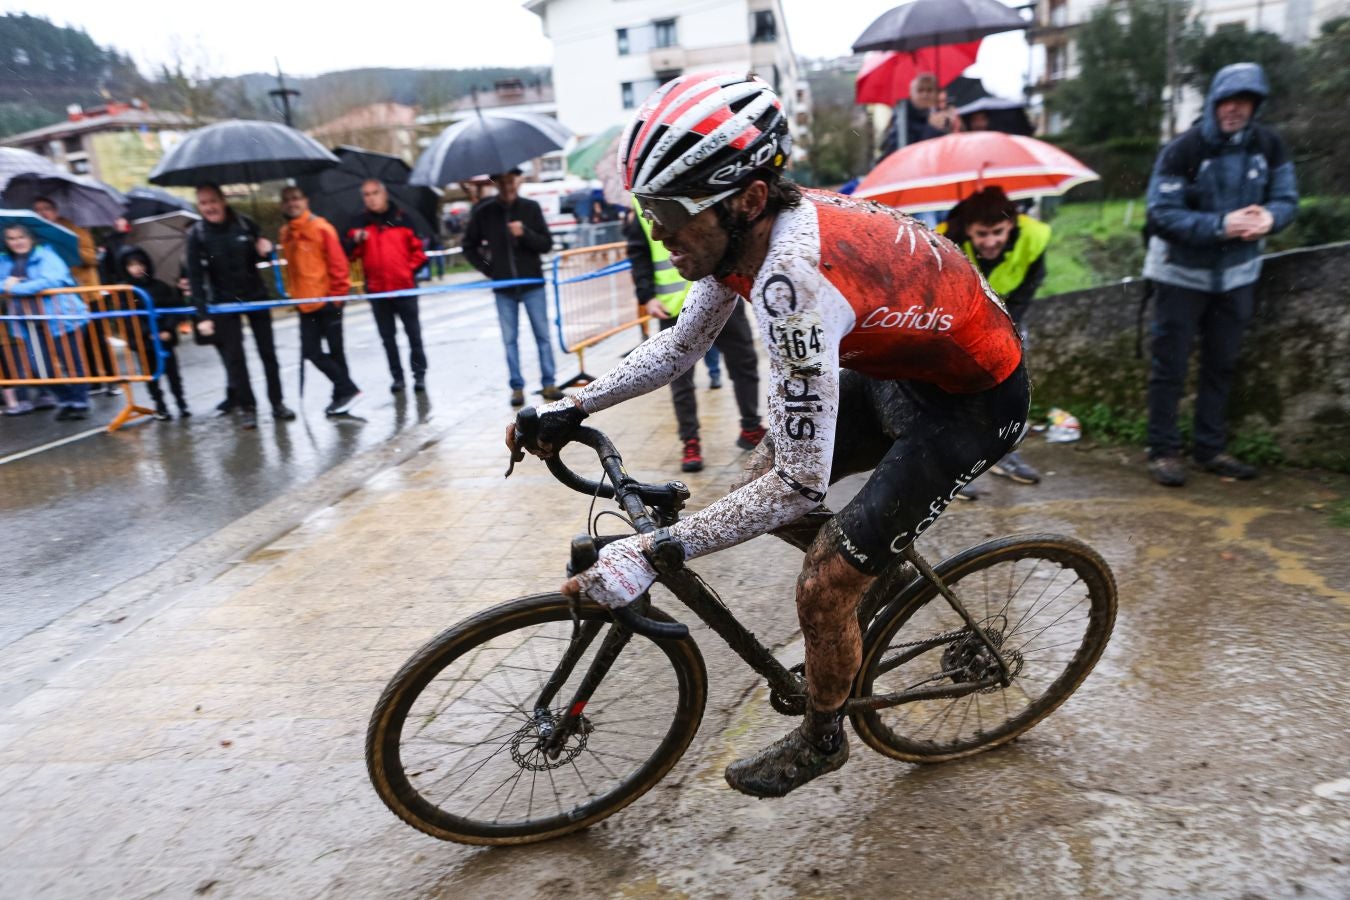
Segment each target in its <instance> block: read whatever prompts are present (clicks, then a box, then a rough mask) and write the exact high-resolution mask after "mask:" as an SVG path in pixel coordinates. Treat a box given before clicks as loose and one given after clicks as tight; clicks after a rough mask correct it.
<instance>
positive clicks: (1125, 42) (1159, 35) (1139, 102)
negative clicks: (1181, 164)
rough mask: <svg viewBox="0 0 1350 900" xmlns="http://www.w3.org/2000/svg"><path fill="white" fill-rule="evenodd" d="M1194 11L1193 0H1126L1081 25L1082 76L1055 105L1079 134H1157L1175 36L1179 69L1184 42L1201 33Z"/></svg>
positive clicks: (1105, 137) (1095, 137)
mask: <svg viewBox="0 0 1350 900" xmlns="http://www.w3.org/2000/svg"><path fill="white" fill-rule="evenodd" d="M1188 11H1189V3H1187V2H1186V0H1126V2H1124V3H1111V4H1106V5H1103V6H1100V7H1098V8H1097V10H1096V11H1095V12H1093V13H1092V15H1091V16H1090V17H1089V18H1088V20H1087V21H1086V22H1084V23H1083V24H1082V26H1080V27H1079V29H1078V31H1077V34H1076V35H1075V43H1076V47H1077V52H1078V58H1079V63H1080V67H1081V69H1080V72H1079V75H1078V77H1077V78H1073V79H1071V80H1069V81H1066V82H1063V83H1062V84H1060V85H1059V87H1058V88H1057V89H1056V90H1055V92H1054V94H1053V95H1051V97H1050V99H1049V103H1050V106H1051V108H1052V109H1054V110H1056V111H1057V112H1060V113H1063V114H1064V115H1066V116H1067V117H1068V118H1069V120H1070V125H1069V128H1068V132H1069V136H1070V137H1071V138H1072V139H1073V140H1075V141H1079V142H1083V143H1089V144H1096V143H1102V142H1105V141H1109V140H1112V139H1117V138H1156V137H1157V136H1158V134H1159V131H1160V129H1161V126H1162V118H1163V114H1164V112H1166V104H1165V102H1164V99H1163V97H1164V89H1165V88H1167V86H1168V75H1169V53H1168V50H1169V37H1170V38H1171V45H1170V46H1171V47H1172V48H1174V52H1173V54H1172V59H1171V62H1172V68H1173V69H1176V68H1177V62H1178V61H1179V60H1180V58H1181V48H1182V47H1184V46H1185V45H1186V44H1187V43H1188V42H1189V41H1191V40H1194V37H1193V36H1194V33H1195V26H1192V25H1187V24H1186V21H1187V13H1188ZM1169 26H1170V30H1171V32H1172V33H1171V34H1170V35H1169Z"/></svg>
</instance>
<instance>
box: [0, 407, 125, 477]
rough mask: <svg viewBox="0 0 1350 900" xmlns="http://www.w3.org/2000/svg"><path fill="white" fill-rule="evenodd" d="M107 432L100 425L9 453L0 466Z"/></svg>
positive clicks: (106, 428) (0, 460)
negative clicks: (57, 439) (38, 445)
mask: <svg viewBox="0 0 1350 900" xmlns="http://www.w3.org/2000/svg"><path fill="white" fill-rule="evenodd" d="M149 418H150V417H149V416H143V417H141V418H140V419H133V420H132V421H130V422H128V423H127V424H126V425H123V426H122V427H123V428H126V427H127V425H136V424H139V423H140V422H145V421H148V420H149ZM107 431H108V426H107V425H101V426H99V427H98V428H90V429H89V430H88V431H81V432H80V433H79V434H71V435H67V436H65V437H63V438H61V439H60V440H59V441H49V442H48V443H46V444H43V445H42V446H40V447H33V448H32V449H30V450H21V451H19V452H18V453H11V454H10V455H9V456H0V466H3V465H5V464H6V463H12V462H18V461H19V460H21V459H23V458H24V457H28V456H33V455H35V454H38V453H42V452H44V451H46V450H55V449H56V448H57V447H63V446H65V445H66V444H73V443H75V442H76V441H82V440H84V439H85V438H88V437H93V436H94V435H96V434H106V433H107Z"/></svg>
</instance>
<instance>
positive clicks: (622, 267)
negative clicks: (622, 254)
mask: <svg viewBox="0 0 1350 900" xmlns="http://www.w3.org/2000/svg"><path fill="white" fill-rule="evenodd" d="M631 268H633V264H632V263H631V262H629V261H628V260H626V259H625V260H620V261H619V262H616V263H610V264H609V265H607V266H604V267H602V268H599V269H596V270H595V271H594V272H587V273H586V274H585V275H573V276H572V277H571V278H564V279H563V280H562V281H559V282H557V283H558V284H576V283H578V282H581V281H590V280H591V279H593V278H608V277H609V276H610V275H617V274H619V273H620V272H626V271H628V270H629V269H631Z"/></svg>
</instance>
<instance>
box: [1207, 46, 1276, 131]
mask: <svg viewBox="0 0 1350 900" xmlns="http://www.w3.org/2000/svg"><path fill="white" fill-rule="evenodd" d="M1235 94H1255V95H1256V96H1257V98H1258V99H1257V101H1256V109H1255V110H1254V111H1253V112H1252V121H1253V122H1255V121H1256V117H1257V115H1258V114H1259V113H1260V112H1261V105H1262V104H1263V103H1264V102H1265V100H1266V98H1267V97H1269V96H1270V85H1269V83H1267V81H1266V73H1265V71H1263V70H1262V68H1261V67H1260V66H1258V65H1257V64H1256V63H1250V62H1243V63H1233V64H1232V65H1231V66H1224V67H1223V68H1222V69H1220V70H1219V71H1218V72H1217V73H1216V74H1215V76H1214V80H1213V81H1212V82H1210V85H1209V95H1208V96H1207V97H1206V98H1205V114H1204V117H1203V118H1202V119H1201V122H1200V129H1201V131H1202V132H1204V136H1205V140H1207V141H1209V142H1210V143H1214V144H1222V143H1224V142H1226V141H1231V142H1233V143H1237V144H1240V143H1242V141H1243V140H1244V139H1245V138H1246V136H1247V132H1248V131H1249V130H1250V129H1251V126H1250V125H1249V126H1248V127H1247V128H1244V129H1242V131H1240V132H1238V133H1237V134H1230V135H1225V134H1224V133H1223V132H1222V131H1221V130H1220V129H1219V116H1218V113H1217V108H1218V106H1219V102H1220V101H1221V100H1226V99H1228V98H1229V97H1232V96H1234V95H1235Z"/></svg>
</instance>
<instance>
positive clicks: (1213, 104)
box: [1144, 63, 1298, 487]
mask: <svg viewBox="0 0 1350 900" xmlns="http://www.w3.org/2000/svg"><path fill="white" fill-rule="evenodd" d="M1269 93H1270V91H1269V88H1268V87H1267V84H1266V76H1265V73H1264V72H1263V71H1262V70H1261V67H1260V66H1258V65H1256V64H1255V63H1236V64H1234V65H1231V66H1225V67H1224V68H1222V69H1220V70H1219V72H1218V73H1217V74H1216V75H1215V76H1214V81H1213V83H1212V84H1211V85H1210V89H1209V96H1208V98H1206V100H1205V110H1204V114H1203V116H1202V117H1201V120H1200V122H1199V123H1198V124H1196V125H1194V126H1192V127H1191V128H1190V130H1188V131H1187V132H1185V133H1184V134H1182V135H1181V136H1180V137H1178V138H1176V139H1175V140H1173V141H1172V142H1171V143H1170V144H1168V145H1167V146H1166V147H1164V148H1163V149H1162V152H1161V153H1159V155H1158V160H1157V162H1156V163H1155V164H1154V167H1153V177H1152V179H1151V180H1150V181H1149V186H1148V229H1149V235H1150V236H1149V242H1148V254H1147V255H1146V257H1145V259H1144V277H1145V278H1148V279H1150V280H1152V282H1153V283H1154V285H1155V305H1154V312H1153V346H1152V366H1151V369H1150V373H1149V384H1148V456H1149V473H1150V474H1151V475H1152V477H1153V480H1154V481H1156V482H1158V484H1161V485H1165V486H1167V487H1180V486H1181V485H1183V484H1185V483H1186V469H1185V467H1184V466H1183V464H1182V458H1181V452H1182V442H1181V432H1180V430H1179V429H1178V426H1177V405H1178V403H1179V402H1180V400H1181V394H1182V391H1183V390H1184V388H1185V384H1186V370H1187V366H1188V363H1189V359H1190V354H1191V346H1192V344H1193V343H1194V342H1195V338H1196V336H1197V334H1198V335H1199V338H1200V375H1199V379H1198V381H1199V390H1198V394H1197V396H1196V400H1195V427H1194V440H1193V446H1192V448H1191V454H1192V457H1193V458H1194V460H1195V462H1196V463H1197V464H1198V465H1199V466H1200V468H1202V469H1204V470H1205V471H1207V472H1210V473H1212V474H1215V475H1218V476H1220V477H1224V478H1243V479H1245V478H1254V477H1255V476H1256V469H1255V467H1253V466H1251V465H1248V464H1247V463H1245V462H1242V461H1241V460H1238V459H1236V458H1235V457H1233V456H1232V455H1231V454H1229V453H1228V452H1227V444H1228V429H1227V422H1226V419H1227V407H1228V391H1229V389H1230V388H1231V386H1232V381H1233V373H1234V371H1235V370H1236V368H1237V360H1238V353H1239V351H1240V350H1241V346H1242V334H1243V331H1244V330H1245V329H1246V327H1247V323H1248V321H1250V319H1251V316H1252V309H1253V306H1254V303H1255V294H1256V280H1257V278H1258V277H1259V276H1260V274H1261V250H1262V248H1263V239H1264V238H1265V236H1266V235H1268V234H1272V233H1274V232H1277V231H1280V230H1281V229H1283V228H1285V227H1286V226H1288V225H1289V223H1290V222H1292V221H1293V220H1294V214H1295V212H1296V210H1297V208H1298V190H1297V187H1296V186H1295V182H1294V164H1293V161H1292V160H1291V159H1290V157H1289V154H1288V152H1287V151H1286V149H1285V146H1284V143H1283V142H1282V141H1281V140H1280V138H1279V136H1278V135H1277V134H1275V132H1274V131H1272V130H1270V129H1269V128H1266V127H1265V126H1263V125H1260V124H1258V123H1257V122H1256V121H1255V117H1256V114H1257V113H1258V112H1259V110H1260V108H1261V103H1262V102H1263V101H1264V100H1265V98H1266V96H1267V95H1268V94H1269Z"/></svg>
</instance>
